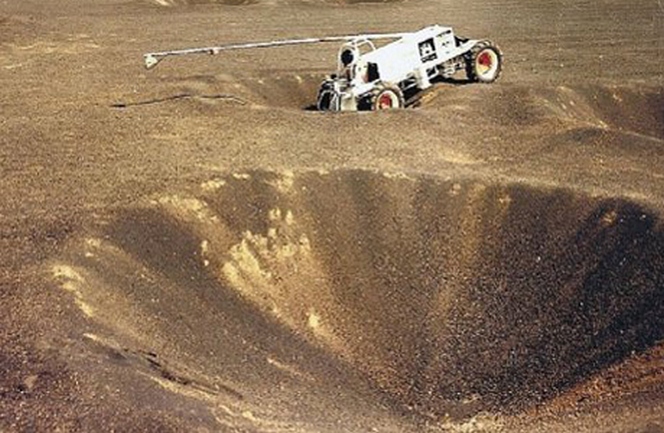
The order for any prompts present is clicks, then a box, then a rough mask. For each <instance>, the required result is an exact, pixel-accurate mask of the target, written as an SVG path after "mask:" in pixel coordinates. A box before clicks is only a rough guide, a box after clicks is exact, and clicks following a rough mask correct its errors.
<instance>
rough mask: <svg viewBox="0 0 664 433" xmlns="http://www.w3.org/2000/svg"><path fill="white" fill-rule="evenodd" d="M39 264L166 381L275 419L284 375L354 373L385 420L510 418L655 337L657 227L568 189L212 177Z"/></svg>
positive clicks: (662, 312)
mask: <svg viewBox="0 0 664 433" xmlns="http://www.w3.org/2000/svg"><path fill="white" fill-rule="evenodd" d="M49 266H51V268H50V272H51V273H52V277H53V278H54V279H55V280H56V281H58V282H59V284H60V285H61V286H62V287H63V288H64V289H66V290H68V291H69V292H71V293H72V294H73V296H74V297H75V300H76V303H77V305H79V306H80V308H81V309H82V310H83V312H84V313H85V314H86V315H88V316H90V317H91V318H92V319H93V320H95V321H98V322H99V323H101V324H103V325H104V326H105V328H106V329H108V332H109V333H110V335H111V336H114V338H118V339H130V340H131V341H133V342H134V344H135V346H136V347H141V348H142V350H145V351H146V353H147V352H150V353H152V352H155V353H158V354H159V356H161V357H162V358H161V359H167V360H168V362H169V363H170V365H172V366H174V367H173V368H174V369H175V370H174V371H175V372H174V373H170V374H171V376H173V377H176V378H177V377H180V376H178V374H184V373H182V372H189V373H188V374H191V375H193V376H192V377H206V378H223V380H222V382H223V383H227V384H229V383H233V384H234V385H233V387H234V389H235V390H236V391H235V392H237V393H240V394H242V395H245V396H252V395H253V396H254V397H248V399H249V400H251V399H252V398H254V399H257V401H260V399H261V398H267V399H268V400H269V401H270V402H272V403H271V404H273V405H277V406H275V407H278V405H279V404H284V406H287V405H286V404H285V403H283V401H282V400H280V398H281V397H280V393H279V392H278V391H276V390H270V391H269V392H267V391H265V390H264V389H263V388H265V387H266V386H268V385H266V383H268V384H269V383H271V382H270V379H268V378H267V377H268V376H269V374H268V372H267V370H270V369H274V368H277V369H280V370H282V371H288V372H289V374H290V375H291V376H294V377H296V379H297V381H299V383H304V384H306V383H310V381H313V382H311V383H315V384H317V385H316V386H318V387H322V388H323V389H324V390H325V389H326V388H325V386H326V385H325V384H326V383H327V384H329V386H330V388H329V389H333V388H334V387H335V386H337V385H339V384H341V385H344V384H345V385H347V386H348V389H349V390H350V391H349V392H352V390H353V389H355V388H356V386H355V385H354V383H355V382H354V381H355V380H359V381H360V382H362V381H364V382H366V383H368V386H369V388H370V389H373V390H374V391H377V392H378V393H379V394H381V395H383V396H385V397H386V398H387V401H389V402H390V403H389V404H390V405H391V407H394V408H396V409H395V413H401V412H400V411H402V410H405V411H406V412H409V413H411V415H412V414H413V413H415V414H419V415H426V416H430V417H434V418H435V417H441V416H443V415H445V414H453V415H454V414H456V415H459V416H467V415H473V414H477V413H478V412H480V411H501V412H505V411H507V412H510V411H514V410H517V411H518V410H521V409H523V408H527V407H529V406H530V405H532V404H534V403H537V402H543V401H547V400H548V399H551V398H553V397H554V396H556V395H559V394H560V393H564V392H565V391H566V390H567V389H569V388H570V387H571V386H573V385H575V384H578V383H580V382H582V381H583V380H585V379H586V378H588V377H590V376H591V375H592V374H594V373H596V372H598V371H601V370H602V369H604V368H605V367H607V366H609V365H612V364H614V363H616V362H618V361H620V360H622V359H624V358H625V357H627V356H628V355H630V354H633V353H638V352H642V351H645V350H647V349H649V348H651V347H652V346H653V345H654V344H656V342H658V341H659V340H661V339H662V338H664V302H662V301H663V297H664V293H663V292H662V289H661V287H662V286H663V284H664V232H663V231H662V226H661V222H660V220H659V216H658V215H657V214H655V213H654V212H651V211H650V210H648V209H647V208H645V207H642V206H640V205H638V204H636V203H631V202H629V201H625V200H622V199H618V198H606V197H590V196H585V195H582V194H579V193H574V192H571V191H567V190H562V189H537V188H533V187H526V186H522V185H517V184H509V185H500V184H486V183H482V182H477V181H472V180H464V179H459V180H453V179H442V178H436V177H426V176H415V177H411V176H407V175H400V174H391V175H390V174H384V173H379V172H368V171H353V170H340V171H333V172H329V173H328V172H301V173H290V172H282V173H275V172H260V171H259V172H249V173H244V174H235V175H228V176H220V177H216V178H212V179H210V180H209V181H207V182H204V183H203V184H201V186H200V188H199V189H198V190H196V191H189V192H187V193H184V192H183V193H180V194H167V195H161V196H156V197H152V198H151V199H146V200H145V201H143V202H141V203H139V204H137V205H136V206H134V207H130V208H122V209H116V210H113V211H112V212H109V216H108V217H107V218H104V219H103V223H101V222H99V223H96V224H92V225H91V226H90V227H89V228H88V229H87V230H86V231H85V233H82V234H81V236H79V237H78V238H77V240H75V241H74V242H73V243H72V246H71V248H69V250H68V252H67V253H66V254H65V255H64V256H63V257H61V258H60V259H58V260H57V261H54V262H52V263H51V264H50V265H49ZM258 353H260V354H262V355H261V356H262V357H263V359H262V360H261V361H260V362H259V361H257V359H258V358H259V357H260V356H258V355H257V354H258ZM266 354H267V355H266ZM266 356H267V359H268V361H267V362H268V364H269V366H265V365H264V363H262V362H264V361H265V357H266ZM288 360H290V361H288ZM321 363H329V364H330V365H335V366H336V367H334V368H333V369H332V371H341V373H338V374H337V373H335V374H337V375H336V376H335V377H334V378H330V377H326V374H327V373H323V372H324V371H330V370H329V369H328V370H325V369H321V368H319V367H320V365H321ZM177 366H179V367H177ZM178 368H179V369H180V373H177V371H179V370H178ZM261 369H264V370H265V372H261ZM344 371H346V372H352V373H344ZM192 372H196V373H192ZM349 374H350V376H349ZM351 376H352V379H349V377H351ZM358 378H359V379H358ZM176 382H177V381H176ZM181 382H182V381H181ZM189 382H190V383H191V382H192V381H191V380H190V381H189ZM193 382H194V383H196V382H195V381H193ZM178 383H179V382H178ZM179 384H180V385H182V383H179ZM185 385H186V384H185ZM183 386H184V385H183ZM302 386H305V385H302ZM262 389H263V390H262ZM261 390H262V391H261ZM266 395H270V396H268V397H266ZM330 395H331V396H332V397H330V398H332V399H333V398H334V393H332V394H330ZM258 396H262V397H258ZM289 398H292V396H289ZM299 398H300V399H302V398H303V397H302V396H300V397H299ZM280 401H282V403H279V402H280ZM348 401H351V400H343V401H341V402H340V403H339V404H341V405H343V404H346V403H348ZM381 404H382V403H381ZM419 415H418V416H419Z"/></svg>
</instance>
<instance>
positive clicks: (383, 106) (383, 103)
mask: <svg viewBox="0 0 664 433" xmlns="http://www.w3.org/2000/svg"><path fill="white" fill-rule="evenodd" d="M405 105H406V103H405V99H404V96H403V92H402V91H401V89H400V88H399V86H396V85H394V84H386V83H381V84H378V85H377V86H376V88H375V89H374V90H373V91H372V92H371V96H370V97H369V108H370V109H371V110H392V109H395V108H403V107H404V106H405Z"/></svg>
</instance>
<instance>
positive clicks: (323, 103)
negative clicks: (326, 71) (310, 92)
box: [316, 80, 339, 111]
mask: <svg viewBox="0 0 664 433" xmlns="http://www.w3.org/2000/svg"><path fill="white" fill-rule="evenodd" d="M316 108H317V109H318V111H339V95H338V94H337V92H336V91H335V89H334V82H333V81H332V80H325V81H323V83H322V84H321V86H320V89H319V90H318V97H317V98H316Z"/></svg>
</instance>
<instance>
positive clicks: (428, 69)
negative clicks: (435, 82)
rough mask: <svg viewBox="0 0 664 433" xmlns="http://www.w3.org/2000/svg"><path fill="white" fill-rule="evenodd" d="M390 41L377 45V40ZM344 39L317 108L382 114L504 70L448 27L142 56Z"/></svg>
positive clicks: (486, 46) (150, 62)
mask: <svg viewBox="0 0 664 433" xmlns="http://www.w3.org/2000/svg"><path fill="white" fill-rule="evenodd" d="M385 39H389V40H392V41H391V42H388V43H387V44H385V45H383V46H380V47H376V41H378V40H385ZM337 41H344V44H343V45H342V46H341V49H340V50H339V56H338V67H337V72H336V74H334V75H331V76H330V77H329V78H328V79H326V80H325V81H323V83H322V84H321V87H320V90H319V92H318V98H317V101H316V106H317V107H318V109H319V110H321V111H356V110H384V109H393V108H402V107H404V106H405V98H404V93H405V92H408V91H411V90H417V89H419V90H424V89H427V88H429V87H431V85H432V84H431V80H432V79H434V78H436V77H442V78H449V77H451V76H452V75H454V74H455V73H456V72H457V71H459V70H465V71H466V75H467V77H468V80H469V81H473V82H480V83H492V82H494V81H495V80H497V79H498V77H499V76H500V73H501V71H502V60H503V55H502V53H501V51H500V49H499V48H498V47H497V46H496V45H494V44H493V43H492V42H490V41H487V40H481V41H480V40H472V39H465V38H460V37H457V36H455V35H454V31H453V30H452V28H450V27H444V26H439V25H434V26H429V27H425V28H423V29H422V30H419V31H417V32H413V33H388V34H367V35H356V36H331V37H323V38H308V39H289V40H281V41H271V42H255V43H248V44H236V45H225V46H217V47H206V48H193V49H185V50H176V51H163V52H157V53H148V54H145V55H144V60H145V66H146V67H147V68H148V69H150V68H153V67H154V66H156V65H157V63H159V62H160V61H161V60H162V59H163V58H164V57H167V56H174V55H186V54H218V53H220V52H221V51H227V50H237V49H246V48H266V47H275V46H284V45H297V44H310V43H322V42H337Z"/></svg>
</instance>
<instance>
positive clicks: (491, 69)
mask: <svg viewBox="0 0 664 433" xmlns="http://www.w3.org/2000/svg"><path fill="white" fill-rule="evenodd" d="M502 69H503V53H502V52H501V51H500V49H499V48H498V47H497V46H496V45H494V44H493V43H491V42H490V41H482V42H478V43H477V44H475V46H474V47H473V48H471V50H470V51H469V52H468V54H467V55H466V75H468V79H469V80H470V81H475V82H479V83H493V82H494V81H496V80H497V79H498V77H499V76H500V73H501V72H502Z"/></svg>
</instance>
